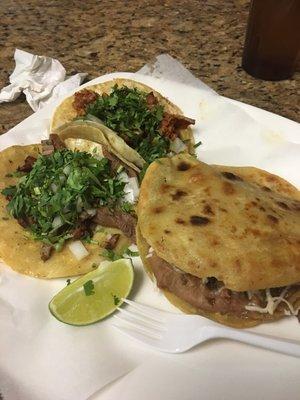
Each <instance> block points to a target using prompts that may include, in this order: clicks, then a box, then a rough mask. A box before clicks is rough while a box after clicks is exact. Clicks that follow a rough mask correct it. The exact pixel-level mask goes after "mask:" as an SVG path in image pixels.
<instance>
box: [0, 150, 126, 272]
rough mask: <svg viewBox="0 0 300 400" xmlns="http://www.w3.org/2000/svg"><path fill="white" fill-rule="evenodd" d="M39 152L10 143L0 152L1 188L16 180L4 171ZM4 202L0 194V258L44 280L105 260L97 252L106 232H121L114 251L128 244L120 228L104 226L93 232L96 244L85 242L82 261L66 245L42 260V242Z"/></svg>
mask: <svg viewBox="0 0 300 400" xmlns="http://www.w3.org/2000/svg"><path fill="white" fill-rule="evenodd" d="M38 154H39V146H38V145H29V146H12V147H9V148H7V149H5V150H3V151H2V152H0V190H2V189H4V188H5V187H7V186H9V185H14V184H16V182H17V179H16V178H10V177H7V176H6V175H7V174H9V173H12V172H15V171H16V169H17V168H18V167H19V166H20V165H22V164H24V160H25V158H26V157H27V156H29V155H31V156H34V157H37V156H38ZM7 203H8V202H7V200H6V199H5V197H4V196H3V195H2V194H1V193H0V232H1V233H0V258H1V259H2V260H3V261H4V263H5V264H7V265H8V266H10V267H11V268H12V269H13V270H15V271H16V272H19V273H21V274H26V275H30V276H34V277H37V278H47V279H51V278H61V277H68V276H76V275H81V274H85V273H86V272H89V271H91V270H92V269H93V264H96V265H98V264H99V263H100V262H101V261H103V260H105V258H104V257H103V256H101V255H100V254H101V253H102V252H103V249H104V244H105V242H106V240H107V236H108V235H109V234H112V233H119V234H120V235H121V236H120V238H119V241H118V244H117V246H116V249H115V251H116V252H117V253H121V254H122V253H123V251H124V250H125V248H126V247H128V246H129V245H130V243H131V242H130V240H129V239H128V238H126V237H125V236H124V234H122V232H121V231H120V230H118V229H112V228H105V229H104V230H103V231H101V232H98V233H95V235H94V237H93V239H94V240H97V241H98V242H99V245H96V244H87V243H85V244H84V246H85V247H86V249H87V250H88V251H89V255H88V256H87V257H85V258H84V259H83V260H81V261H77V260H76V258H75V257H74V256H73V254H72V253H71V251H70V250H69V248H68V245H67V244H66V245H65V246H64V247H63V249H62V251H60V252H53V254H52V255H51V257H50V259H49V260H47V261H46V262H44V261H42V260H41V256H40V248H41V245H42V243H41V242H39V241H35V240H33V239H32V238H31V236H30V233H29V232H28V231H26V230H25V229H24V228H22V226H21V225H19V224H18V222H17V220H16V219H14V218H12V217H11V216H10V215H9V214H8V212H7V210H6V205H7Z"/></svg>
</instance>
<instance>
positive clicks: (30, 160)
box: [18, 156, 36, 172]
mask: <svg viewBox="0 0 300 400" xmlns="http://www.w3.org/2000/svg"><path fill="white" fill-rule="evenodd" d="M35 162H36V158H35V157H32V156H27V157H26V158H25V161H24V164H23V165H21V166H20V167H18V171H20V172H30V171H31V170H32V168H33V165H34V163H35Z"/></svg>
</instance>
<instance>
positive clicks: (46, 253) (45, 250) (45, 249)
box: [40, 243, 54, 261]
mask: <svg viewBox="0 0 300 400" xmlns="http://www.w3.org/2000/svg"><path fill="white" fill-rule="evenodd" d="M53 249H54V248H53V246H51V244H46V243H43V244H42V247H41V250H40V254H41V259H42V260H43V261H47V260H49V258H50V257H51V253H52V251H53Z"/></svg>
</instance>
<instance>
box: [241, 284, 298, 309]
mask: <svg viewBox="0 0 300 400" xmlns="http://www.w3.org/2000/svg"><path fill="white" fill-rule="evenodd" d="M289 288H290V286H286V287H285V288H284V289H283V290H282V292H281V293H280V296H274V297H273V296H272V295H271V291H270V289H266V300H267V304H266V306H265V307H259V306H256V305H251V304H249V305H247V306H245V308H246V310H248V311H256V312H259V313H262V314H270V315H273V314H274V312H275V311H276V309H277V307H278V306H279V304H280V303H285V304H286V305H287V306H288V310H286V309H285V310H284V314H285V315H297V314H298V312H299V310H300V306H299V307H297V308H294V307H293V306H292V304H291V303H290V302H289V301H288V300H287V299H285V298H284V296H285V295H286V293H287V291H288V290H289ZM250 293H251V292H250ZM251 295H252V293H251ZM248 297H249V293H248ZM249 300H251V299H249Z"/></svg>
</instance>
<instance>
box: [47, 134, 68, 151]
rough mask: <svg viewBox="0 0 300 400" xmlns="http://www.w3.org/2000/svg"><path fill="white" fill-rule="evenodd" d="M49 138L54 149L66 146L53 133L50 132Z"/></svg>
mask: <svg viewBox="0 0 300 400" xmlns="http://www.w3.org/2000/svg"><path fill="white" fill-rule="evenodd" d="M50 140H51V142H52V144H53V146H54V149H55V150H62V149H65V148H66V146H65V144H64V142H63V141H62V140H61V138H60V137H59V136H58V135H56V134H55V133H50Z"/></svg>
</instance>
